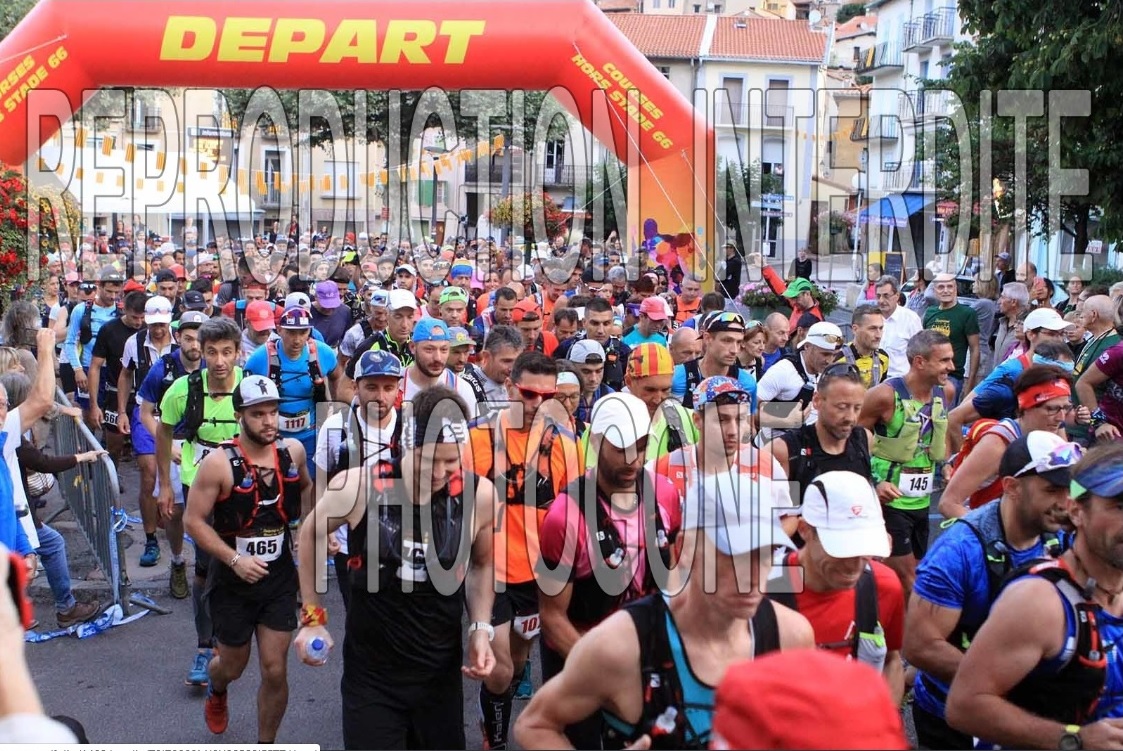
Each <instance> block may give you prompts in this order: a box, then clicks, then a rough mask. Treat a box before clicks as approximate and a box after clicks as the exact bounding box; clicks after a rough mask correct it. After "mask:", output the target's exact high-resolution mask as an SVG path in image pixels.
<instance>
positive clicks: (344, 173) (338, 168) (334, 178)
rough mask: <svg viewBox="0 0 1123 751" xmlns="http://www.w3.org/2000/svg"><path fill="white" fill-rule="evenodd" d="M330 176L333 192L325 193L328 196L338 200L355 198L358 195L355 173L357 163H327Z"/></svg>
mask: <svg viewBox="0 0 1123 751" xmlns="http://www.w3.org/2000/svg"><path fill="white" fill-rule="evenodd" d="M325 166H326V167H327V169H328V175H329V176H330V177H331V190H328V191H325V194H326V195H332V196H336V197H337V198H354V197H355V195H356V192H357V191H356V186H355V171H356V168H357V167H358V164H357V163H356V162H331V161H329V162H327V164H326V165H325Z"/></svg>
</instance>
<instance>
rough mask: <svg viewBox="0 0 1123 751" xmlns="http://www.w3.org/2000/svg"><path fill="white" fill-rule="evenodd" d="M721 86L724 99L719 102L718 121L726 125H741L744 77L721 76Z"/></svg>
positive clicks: (742, 121) (742, 120)
mask: <svg viewBox="0 0 1123 751" xmlns="http://www.w3.org/2000/svg"><path fill="white" fill-rule="evenodd" d="M721 88H722V90H723V91H724V92H725V101H724V102H721V103H720V104H719V107H720V108H721V109H720V110H719V112H720V113H721V114H720V118H719V122H722V123H724V124H726V125H742V124H744V122H745V112H744V109H745V105H744V101H743V100H744V95H745V79H743V78H735V77H732V76H723V77H722V79H721Z"/></svg>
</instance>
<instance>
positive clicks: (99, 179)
mask: <svg viewBox="0 0 1123 751" xmlns="http://www.w3.org/2000/svg"><path fill="white" fill-rule="evenodd" d="M94 182H95V183H97V184H98V185H104V184H105V173H104V172H101V171H98V172H97V173H96V174H95V175H94Z"/></svg>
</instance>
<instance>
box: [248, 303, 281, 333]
mask: <svg viewBox="0 0 1123 751" xmlns="http://www.w3.org/2000/svg"><path fill="white" fill-rule="evenodd" d="M246 323H248V324H249V325H250V327H251V328H252V329H253V330H254V331H268V330H269V329H275V328H277V319H276V318H274V316H273V306H272V304H270V303H269V302H267V301H265V300H254V301H253V302H251V303H250V304H249V305H247V306H246Z"/></svg>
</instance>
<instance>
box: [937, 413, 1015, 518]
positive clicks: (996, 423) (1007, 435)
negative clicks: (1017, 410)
mask: <svg viewBox="0 0 1123 751" xmlns="http://www.w3.org/2000/svg"><path fill="white" fill-rule="evenodd" d="M991 432H993V433H994V434H995V435H997V436H998V437H999V438H1001V439H1002V441H1003V442H1004V443H1005V444H1006V445H1007V446H1009V445H1010V444H1011V443H1013V442H1014V441H1016V440H1018V437H1019V435H1018V433H1017V432H1016V431H1015V429H1014V428H1013V427H1011V425H1010V423H1009V422H1008V421H1006V420H996V419H994V418H993V417H984V418H981V419H979V420H975V422H974V423H972V424H971V428H970V429H969V430H968V431H967V435H966V437H965V438H964V439H963V446H962V447H961V448H960V449H959V453H958V454H956V455H955V458H954V459H952V462H951V474H952V476H953V477H954V476H955V473H956V471H958V470H959V467H960V466H961V465H962V464H963V462H964V461H965V460H966V459H967V457H968V456H970V455H971V452H972V451H974V449H975V447H976V446H977V445H979V441H981V440H982V439H983V436H985V435H987V434H988V433H991ZM996 483H997V484H998V485H999V488H998V495H997V496H994V488H992V486H993V485H995V484H996ZM1001 483H1002V478H1001V477H1000V478H998V480H997V481H996V482H992V483H989V484H987V485H985V486H983V487H981V488H977V489H976V490H975V491H974V492H973V493H971V495H970V497H969V498H968V505H969V506H971V508H978V507H979V506H982V505H983V503H982V501H983V495H981V494H984V491H989V492H986V493H985V495H986V496H992V497H990V498H989V500H994V499H995V498H1000V497H1001V496H1002V491H1001Z"/></svg>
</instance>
